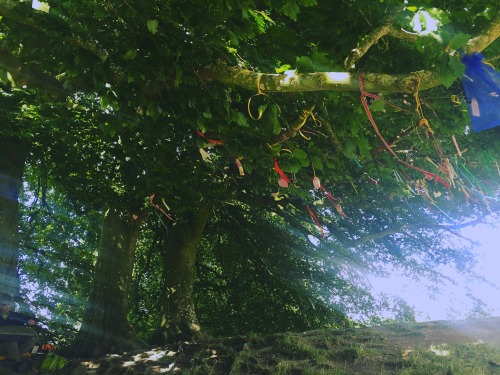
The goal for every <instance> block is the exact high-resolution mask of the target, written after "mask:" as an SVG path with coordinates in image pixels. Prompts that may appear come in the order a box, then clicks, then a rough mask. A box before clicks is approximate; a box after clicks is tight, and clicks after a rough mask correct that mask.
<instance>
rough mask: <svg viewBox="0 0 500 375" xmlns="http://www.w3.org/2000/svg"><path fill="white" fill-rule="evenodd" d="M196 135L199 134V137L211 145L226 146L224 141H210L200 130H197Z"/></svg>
mask: <svg viewBox="0 0 500 375" xmlns="http://www.w3.org/2000/svg"><path fill="white" fill-rule="evenodd" d="M196 133H198V135H199V136H200V137H202V138H205V139H206V140H207V141H209V142H210V143H213V144H215V145H222V144H224V142H223V141H218V140H215V139H209V138H207V136H206V135H205V134H203V133H202V132H200V131H199V130H197V131H196Z"/></svg>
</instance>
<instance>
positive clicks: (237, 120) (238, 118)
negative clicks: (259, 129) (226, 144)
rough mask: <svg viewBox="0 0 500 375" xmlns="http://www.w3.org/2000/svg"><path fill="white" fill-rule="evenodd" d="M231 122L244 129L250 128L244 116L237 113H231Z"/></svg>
mask: <svg viewBox="0 0 500 375" xmlns="http://www.w3.org/2000/svg"><path fill="white" fill-rule="evenodd" d="M231 120H233V121H234V122H235V123H237V124H238V125H239V126H242V127H244V128H248V127H249V126H250V125H249V124H248V119H247V118H246V116H245V115H244V114H243V113H241V112H238V111H232V114H231Z"/></svg>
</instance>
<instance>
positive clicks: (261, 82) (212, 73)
mask: <svg viewBox="0 0 500 375" xmlns="http://www.w3.org/2000/svg"><path fill="white" fill-rule="evenodd" d="M386 35H387V36H392V37H395V38H398V39H403V40H408V41H415V40H416V39H417V38H419V36H418V35H414V34H410V33H406V32H404V31H402V30H398V29H395V28H394V27H393V26H392V25H390V24H384V25H383V26H381V27H379V28H378V29H377V30H375V31H374V32H373V33H372V34H370V35H369V36H368V37H367V40H366V42H365V43H364V44H363V45H362V46H360V47H358V48H356V49H355V50H353V52H351V54H350V55H349V57H348V58H347V59H346V66H348V67H350V66H352V65H353V64H354V63H355V62H356V61H357V60H359V58H361V57H362V56H363V55H364V54H365V53H366V52H367V51H368V50H369V48H370V47H371V46H373V45H374V44H375V43H377V42H378V41H379V40H380V38H382V37H383V36H386ZM499 36H500V15H497V16H495V17H494V18H493V19H492V21H491V23H490V25H489V26H488V27H487V28H486V29H485V30H484V31H483V32H482V33H481V34H480V35H478V36H476V37H474V38H472V39H470V40H469V42H468V44H467V46H466V47H465V49H464V50H465V52H466V53H472V52H481V51H482V50H483V49H485V48H486V47H488V46H489V45H490V44H491V43H493V42H494V41H495V40H496V39H497V38H498V37H499ZM199 75H200V77H201V78H203V79H206V80H217V81H220V82H222V83H224V84H229V85H230V84H233V85H236V86H240V87H243V88H246V89H249V90H253V91H259V90H260V91H264V92H305V91H359V75H358V74H354V73H352V74H351V73H347V72H323V73H305V74H297V73H295V72H294V71H286V72H284V73H282V74H264V73H258V72H253V71H250V70H246V69H243V68H240V67H228V66H227V65H225V64H224V63H221V62H219V63H218V64H216V65H212V66H209V67H207V68H206V69H204V70H202V71H200V72H199ZM417 75H418V77H419V78H420V85H419V86H418V87H419V90H426V89H430V88H433V87H436V86H438V85H439V84H440V80H439V74H438V72H437V71H418V72H411V73H409V74H392V75H391V74H373V73H371V74H370V73H365V74H364V76H363V77H364V78H363V85H364V87H365V89H366V91H376V92H413V91H415V88H416V86H417Z"/></svg>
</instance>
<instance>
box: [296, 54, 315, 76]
mask: <svg viewBox="0 0 500 375" xmlns="http://www.w3.org/2000/svg"><path fill="white" fill-rule="evenodd" d="M296 65H297V69H298V70H300V71H301V72H313V71H314V64H313V62H312V60H311V58H310V57H309V56H300V57H297V60H296Z"/></svg>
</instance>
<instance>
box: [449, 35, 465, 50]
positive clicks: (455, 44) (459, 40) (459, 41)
mask: <svg viewBox="0 0 500 375" xmlns="http://www.w3.org/2000/svg"><path fill="white" fill-rule="evenodd" d="M469 39H470V35H469V34H463V33H458V34H456V35H455V36H454V37H453V38H452V39H451V40H450V43H449V44H448V48H451V49H459V48H462V47H464V46H465V45H466V44H467V42H468V41H469Z"/></svg>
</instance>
